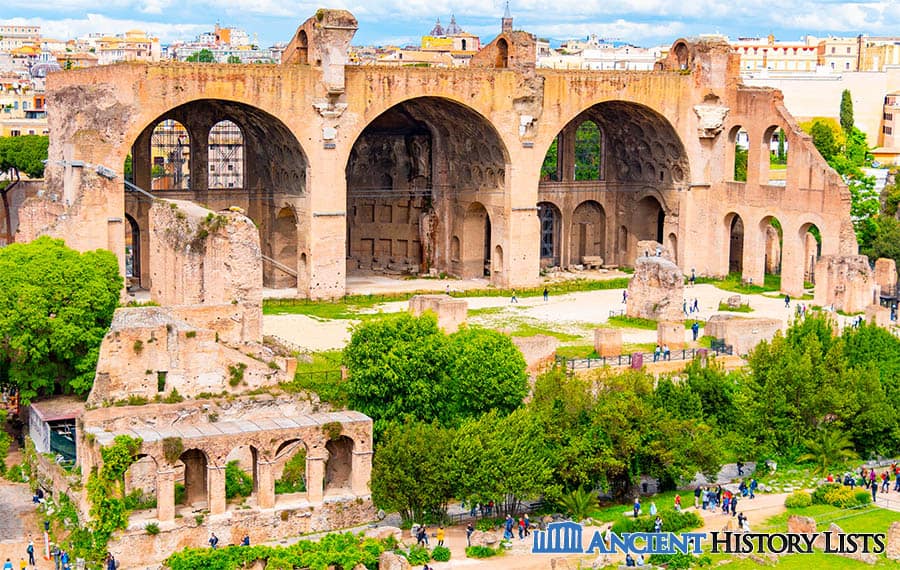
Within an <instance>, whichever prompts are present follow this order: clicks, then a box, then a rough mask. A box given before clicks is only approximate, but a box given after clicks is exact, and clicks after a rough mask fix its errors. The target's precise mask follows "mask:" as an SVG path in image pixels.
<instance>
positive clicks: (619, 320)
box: [606, 315, 657, 331]
mask: <svg viewBox="0 0 900 570" xmlns="http://www.w3.org/2000/svg"><path fill="white" fill-rule="evenodd" d="M656 325H657V323H656V321H654V320H653V319H642V318H640V317H626V316H624V315H616V316H615V317H610V318H609V320H607V321H606V326H609V327H616V328H622V329H642V330H648V331H655V330H656Z"/></svg>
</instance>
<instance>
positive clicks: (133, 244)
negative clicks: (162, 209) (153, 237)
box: [125, 214, 141, 287]
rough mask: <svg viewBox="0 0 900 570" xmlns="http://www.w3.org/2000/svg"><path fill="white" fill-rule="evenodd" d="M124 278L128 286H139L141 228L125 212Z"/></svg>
mask: <svg viewBox="0 0 900 570" xmlns="http://www.w3.org/2000/svg"><path fill="white" fill-rule="evenodd" d="M125 220H126V221H127V222H128V223H127V224H125V279H126V280H127V283H126V285H127V286H130V287H140V286H141V228H140V226H139V225H138V223H137V221H136V220H135V219H134V218H132V217H131V216H130V215H128V214H125Z"/></svg>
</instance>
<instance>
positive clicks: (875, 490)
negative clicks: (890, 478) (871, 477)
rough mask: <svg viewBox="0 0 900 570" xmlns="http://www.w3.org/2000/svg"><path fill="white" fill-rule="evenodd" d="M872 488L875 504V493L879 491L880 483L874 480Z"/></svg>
mask: <svg viewBox="0 0 900 570" xmlns="http://www.w3.org/2000/svg"><path fill="white" fill-rule="evenodd" d="M871 490H872V503H873V504H874V503H875V494H876V493H877V492H878V485H876V484H875V482H874V481H873V482H872V485H871Z"/></svg>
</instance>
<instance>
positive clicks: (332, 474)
mask: <svg viewBox="0 0 900 570" xmlns="http://www.w3.org/2000/svg"><path fill="white" fill-rule="evenodd" d="M325 450H326V451H328V461H327V463H325V492H326V493H328V492H329V491H337V490H345V489H350V487H351V484H352V478H351V475H352V473H353V440H352V439H350V438H349V437H347V436H346V435H342V436H340V437H338V438H336V439H331V440H329V441H328V443H326V444H325Z"/></svg>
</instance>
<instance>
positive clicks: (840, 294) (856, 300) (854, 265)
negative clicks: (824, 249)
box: [813, 255, 878, 313]
mask: <svg viewBox="0 0 900 570" xmlns="http://www.w3.org/2000/svg"><path fill="white" fill-rule="evenodd" d="M813 302H814V303H815V304H816V305H819V306H822V307H828V306H833V307H834V310H835V311H843V312H845V313H861V312H863V311H865V310H866V307H868V306H869V305H871V304H872V303H877V302H878V284H877V283H876V282H875V276H874V275H873V274H872V269H871V268H869V259H868V258H867V257H866V256H865V255H823V256H822V257H820V258H819V260H818V261H817V262H816V291H815V299H814V301H813Z"/></svg>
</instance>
